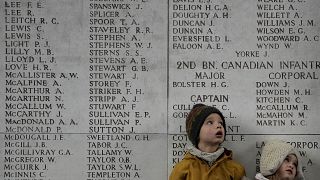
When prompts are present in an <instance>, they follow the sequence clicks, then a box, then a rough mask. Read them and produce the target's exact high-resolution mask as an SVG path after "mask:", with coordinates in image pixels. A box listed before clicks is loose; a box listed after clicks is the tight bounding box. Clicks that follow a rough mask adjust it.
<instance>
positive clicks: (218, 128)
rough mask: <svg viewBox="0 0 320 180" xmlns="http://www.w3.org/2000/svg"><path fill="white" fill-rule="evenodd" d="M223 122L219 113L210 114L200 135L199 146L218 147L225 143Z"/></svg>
mask: <svg viewBox="0 0 320 180" xmlns="http://www.w3.org/2000/svg"><path fill="white" fill-rule="evenodd" d="M224 134H225V129H224V127H223V120H222V119H221V117H220V115H219V114H217V113H213V114H210V115H209V116H208V117H207V118H206V119H205V121H204V123H203V125H202V127H201V129H200V133H199V138H200V139H199V145H200V144H201V145H204V146H212V147H218V146H219V145H220V144H221V143H222V142H223V141H224Z"/></svg>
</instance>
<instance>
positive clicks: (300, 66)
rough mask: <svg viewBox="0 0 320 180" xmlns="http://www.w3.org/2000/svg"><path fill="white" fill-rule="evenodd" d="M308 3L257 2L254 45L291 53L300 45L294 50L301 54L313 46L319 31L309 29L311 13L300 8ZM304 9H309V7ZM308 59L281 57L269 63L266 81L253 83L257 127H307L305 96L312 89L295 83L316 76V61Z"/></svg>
mask: <svg viewBox="0 0 320 180" xmlns="http://www.w3.org/2000/svg"><path fill="white" fill-rule="evenodd" d="M308 2H309V1H291V0H286V1H268V0H260V1H258V3H257V9H258V11H257V17H258V19H257V33H258V35H257V40H258V43H257V48H258V49H264V50H269V51H270V50H277V49H286V50H288V52H291V51H290V50H291V49H296V47H297V45H298V44H299V45H302V44H303V46H305V47H306V48H303V49H301V50H300V49H296V50H295V51H296V52H298V53H303V54H304V53H307V52H309V51H310V50H309V49H308V48H307V47H310V46H308V45H314V43H315V42H317V41H318V40H319V34H318V33H315V32H313V31H314V29H315V28H316V26H317V25H316V23H315V22H316V21H315V20H314V19H313V17H312V16H311V15H310V14H312V13H310V14H308V13H307V12H305V11H303V10H304V7H305V6H308V5H310V4H309V3H308ZM308 11H309V12H312V11H313V9H311V10H308ZM303 51H304V52H303ZM270 52H271V51H270ZM270 52H268V53H265V57H266V58H269V59H271V58H272V57H275V56H276V55H275V54H271V53H270ZM312 53H313V52H312V51H311V52H310V53H308V54H312ZM267 54H268V55H267ZM311 57H312V56H311ZM309 58H310V57H308V56H305V57H302V58H299V56H297V57H296V58H292V57H289V58H286V57H285V56H283V57H279V59H278V60H274V61H273V62H271V63H272V64H273V65H272V66H273V68H274V69H275V70H273V71H271V72H270V73H269V74H268V80H267V81H258V82H256V89H257V90H256V95H257V98H256V104H257V107H256V109H257V115H256V118H257V121H256V125H257V126H260V127H270V126H276V127H277V128H281V127H292V126H294V127H304V128H307V124H308V123H307V117H308V115H306V112H308V111H310V109H311V107H310V104H309V103H308V100H307V99H308V98H309V97H311V96H312V95H313V94H314V93H313V92H312V91H313V89H311V88H308V87H307V86H303V87H299V86H298V84H299V83H301V84H304V83H305V82H316V81H317V80H318V78H319V74H318V73H317V69H319V61H317V60H313V59H309ZM272 59H273V58H272ZM287 59H289V60H287ZM276 69H277V70H276ZM293 81H294V83H293ZM297 82H299V83H297Z"/></svg>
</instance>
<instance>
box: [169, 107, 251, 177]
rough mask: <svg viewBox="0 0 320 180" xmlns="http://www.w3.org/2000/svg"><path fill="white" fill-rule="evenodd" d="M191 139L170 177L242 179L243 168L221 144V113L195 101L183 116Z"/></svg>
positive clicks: (223, 136)
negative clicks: (188, 146) (185, 116)
mask: <svg viewBox="0 0 320 180" xmlns="http://www.w3.org/2000/svg"><path fill="white" fill-rule="evenodd" d="M186 131H187V134H188V138H189V140H190V141H191V143H192V145H193V146H192V147H190V148H189V149H188V151H187V153H186V154H185V156H184V158H183V159H182V160H181V161H180V162H179V163H177V164H176V165H175V167H174V169H173V170H172V172H171V175H170V180H241V179H243V178H245V169H244V167H243V166H242V165H241V164H239V163H238V162H236V161H234V160H233V159H232V151H231V150H228V149H226V148H224V147H222V146H221V143H223V142H224V139H225V134H226V124H225V119H224V116H223V115H222V113H221V112H220V111H219V110H218V109H217V108H215V107H211V106H206V105H204V104H196V105H194V106H193V108H192V110H191V111H190V113H189V114H188V117H187V119H186Z"/></svg>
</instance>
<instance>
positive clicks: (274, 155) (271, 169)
mask: <svg viewBox="0 0 320 180" xmlns="http://www.w3.org/2000/svg"><path fill="white" fill-rule="evenodd" d="M289 154H295V155H296V156H297V159H298V167H297V176H296V178H295V180H304V177H303V173H302V169H301V160H300V157H299V154H298V153H297V152H296V151H295V150H294V148H293V147H292V146H290V145H289V144H288V143H286V142H283V141H280V140H272V141H268V142H267V143H266V144H265V146H264V147H263V149H262V154H261V159H260V172H261V174H262V175H264V176H269V175H272V174H274V173H275V172H276V171H277V170H278V168H279V167H280V166H281V164H282V162H283V160H284V159H285V158H286V157H287V155H289Z"/></svg>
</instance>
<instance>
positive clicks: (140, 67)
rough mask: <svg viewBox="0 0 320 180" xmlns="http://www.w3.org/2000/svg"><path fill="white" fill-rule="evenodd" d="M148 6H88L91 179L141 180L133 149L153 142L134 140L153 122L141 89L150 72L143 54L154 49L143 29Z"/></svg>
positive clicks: (141, 3)
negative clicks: (144, 125) (144, 107)
mask: <svg viewBox="0 0 320 180" xmlns="http://www.w3.org/2000/svg"><path fill="white" fill-rule="evenodd" d="M147 4H148V2H144V1H130V2H127V1H110V2H103V1H91V2H90V3H89V55H90V58H89V63H90V65H89V122H88V124H89V131H88V132H89V133H90V134H89V135H87V143H88V150H87V178H88V179H100V178H116V179H118V178H121V179H139V178H140V176H143V171H142V170H141V168H140V167H139V164H137V162H135V161H134V160H133V156H134V154H135V150H134V147H133V145H132V144H131V143H132V142H143V141H146V142H147V141H149V140H150V138H149V135H148V134H140V135H134V133H140V130H139V129H140V127H142V126H143V121H146V120H148V119H150V117H151V113H150V112H148V110H146V109H142V108H143V106H141V105H140V104H141V103H142V102H143V100H144V91H145V89H143V86H142V85H141V83H139V81H141V80H142V81H143V79H144V78H145V77H144V76H146V74H147V73H148V71H149V68H148V67H147V64H148V62H149V59H148V58H146V57H145V55H144V53H145V52H146V51H147V50H148V49H152V43H151V41H149V40H148V38H150V37H149V34H152V32H151V28H150V27H148V26H147V25H140V23H141V22H140V21H141V20H143V16H145V14H143V10H144V9H143V8H144V6H145V5H147ZM146 23H148V22H146ZM134 144H135V145H136V143H134Z"/></svg>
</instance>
